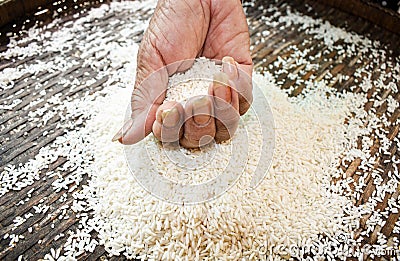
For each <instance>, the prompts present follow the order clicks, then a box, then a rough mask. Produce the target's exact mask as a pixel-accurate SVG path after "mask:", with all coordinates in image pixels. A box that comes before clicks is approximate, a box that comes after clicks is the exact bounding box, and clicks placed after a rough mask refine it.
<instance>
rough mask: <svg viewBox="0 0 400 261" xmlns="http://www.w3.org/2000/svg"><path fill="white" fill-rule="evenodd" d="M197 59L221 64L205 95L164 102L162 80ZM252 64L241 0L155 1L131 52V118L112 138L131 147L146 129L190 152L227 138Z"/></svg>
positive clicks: (247, 91)
mask: <svg viewBox="0 0 400 261" xmlns="http://www.w3.org/2000/svg"><path fill="white" fill-rule="evenodd" d="M199 56H205V57H207V58H210V59H218V60H222V59H223V64H222V65H223V69H222V70H223V73H222V72H221V73H219V74H217V75H215V76H214V82H213V83H212V84H210V88H209V96H203V97H193V98H192V99H190V100H189V101H188V102H187V103H186V104H185V107H183V105H182V104H180V103H178V102H172V101H170V102H166V103H163V101H164V98H165V93H166V88H167V84H168V77H169V76H171V75H172V74H174V73H176V72H181V71H185V70H187V69H189V68H190V67H191V66H192V64H193V61H194V58H196V57H199ZM224 57H225V58H224ZM166 65H168V66H167V67H165V66H166ZM252 66H253V65H252V60H251V56H250V39H249V32H248V27H247V23H246V18H245V15H244V13H243V9H242V5H241V3H240V0H226V1H220V0H160V1H159V2H158V5H157V7H156V10H155V12H154V15H153V17H152V19H151V21H150V24H149V27H148V29H147V31H146V32H145V34H144V38H143V40H142V43H141V45H140V49H139V53H138V68H137V75H136V83H135V89H134V91H133V93H132V103H131V106H132V116H131V120H129V121H128V122H126V123H125V125H124V127H123V128H122V129H121V130H120V131H119V132H118V133H117V134H116V136H115V137H114V139H113V140H119V141H120V142H121V143H123V144H134V143H136V142H138V141H140V140H141V139H143V138H144V137H145V136H147V135H148V134H149V133H150V132H151V131H153V133H154V135H155V137H156V138H157V139H159V140H160V141H162V142H163V143H174V142H175V143H176V142H179V143H180V144H181V145H182V146H184V147H187V148H195V147H199V146H202V145H205V144H207V143H208V142H210V141H211V140H212V138H214V139H215V140H216V141H217V142H220V141H224V140H227V139H229V138H230V137H231V136H232V135H233V133H234V132H235V130H236V127H237V125H238V121H239V115H242V114H244V113H245V112H246V111H247V110H248V108H249V106H250V104H251V102H252V94H251V89H252V86H251V72H252ZM145 79H146V80H145Z"/></svg>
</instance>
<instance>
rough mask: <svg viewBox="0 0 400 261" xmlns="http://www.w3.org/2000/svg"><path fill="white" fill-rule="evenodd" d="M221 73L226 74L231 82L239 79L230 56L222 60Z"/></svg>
mask: <svg viewBox="0 0 400 261" xmlns="http://www.w3.org/2000/svg"><path fill="white" fill-rule="evenodd" d="M222 71H224V72H225V73H226V74H228V76H229V78H230V79H232V80H236V79H237V78H238V77H239V74H238V69H237V66H236V62H235V59H233V58H232V57H230V56H225V57H224V58H222Z"/></svg>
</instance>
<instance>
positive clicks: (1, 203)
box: [0, 0, 400, 260]
mask: <svg viewBox="0 0 400 261" xmlns="http://www.w3.org/2000/svg"><path fill="white" fill-rule="evenodd" d="M3 2H4V1H3ZM6 2H7V1H6ZM8 2H10V1H8ZM14 2H17V1H14ZM64 2H65V3H67V4H66V6H67V8H66V9H64V11H62V12H61V14H62V16H64V22H67V21H71V20H73V19H75V18H73V17H72V16H71V14H73V13H75V12H77V10H78V11H81V10H84V9H86V8H87V7H89V6H96V5H99V4H100V2H99V1H91V2H85V3H84V2H83V1H78V6H79V5H80V7H79V8H77V9H75V8H74V4H71V2H72V1H64ZM324 2H329V1H324ZM354 3H356V4H357V5H359V6H364V7H363V8H366V9H363V10H364V11H365V12H362V10H359V11H357V12H355V11H354V10H352V12H353V13H356V15H351V14H348V13H345V12H342V11H340V10H339V9H340V8H343V5H344V3H343V1H332V2H330V4H331V5H333V6H326V5H323V4H321V3H319V2H316V1H292V2H290V3H287V1H281V0H278V1H276V2H274V3H273V5H274V6H276V7H277V8H279V9H281V10H282V12H285V10H286V5H290V6H292V8H293V9H295V10H298V11H299V12H301V13H303V14H306V15H309V16H311V17H314V18H322V19H325V20H327V21H330V22H331V23H332V24H333V25H335V26H338V27H342V28H345V29H346V30H348V31H353V32H356V33H359V34H366V33H368V34H369V35H370V36H369V37H370V38H371V39H379V40H380V41H381V42H383V43H385V44H388V46H389V48H390V49H391V50H392V53H391V54H390V55H389V56H388V57H387V59H394V58H395V57H398V56H399V54H400V48H399V43H400V36H399V35H398V33H399V30H400V23H397V24H396V22H398V21H400V20H399V16H398V15H396V14H395V13H394V12H389V13H387V11H386V10H383V9H380V8H377V7H376V6H373V5H372V6H371V5H368V6H369V7H368V8H367V7H365V3H364V2H362V1H354ZM264 4H265V5H266V4H271V3H266V2H265V1H256V4H255V5H254V6H248V7H247V8H248V18H249V28H250V34H251V43H252V46H253V49H252V57H253V61H254V65H255V70H261V69H262V68H268V65H269V64H272V63H273V62H274V61H275V60H276V59H278V57H286V56H288V55H289V54H290V52H291V51H290V50H288V49H287V46H288V44H287V43H288V42H290V44H292V45H293V44H295V45H297V47H298V49H299V50H304V49H305V48H308V47H310V46H314V48H313V50H312V52H310V53H309V56H311V55H312V56H315V55H316V54H318V53H322V52H323V51H324V50H325V49H324V47H323V45H322V44H321V40H318V39H312V38H310V37H309V36H307V35H306V34H303V33H297V30H296V29H297V28H294V29H293V30H292V31H285V30H282V29H280V26H276V27H268V26H266V25H265V24H262V23H260V17H261V16H263V15H264V16H268V15H270V14H268V12H266V11H263V10H261V9H260V8H258V7H259V6H262V5H264ZM306 4H307V5H308V6H311V7H312V10H311V9H310V8H309V7H307V6H306ZM51 6H52V5H48V6H44V7H42V8H41V9H39V11H40V10H43V9H45V8H49V9H50V8H52V7H51ZM14 7H15V8H17V7H16V6H14ZM19 8H21V6H20V7H19ZM25 8H27V7H25ZM36 8H37V6H36V7H30V9H29V11H28V13H29V14H28V16H29V17H31V18H32V17H33V18H32V19H37V20H38V21H41V23H46V22H48V21H49V20H51V19H50V18H49V17H48V15H46V14H45V13H44V14H41V15H38V16H34V13H36V12H37V11H38V9H36ZM18 10H19V9H18ZM22 10H23V9H22ZM27 10H28V9H27ZM27 10H25V11H27ZM51 10H52V11H54V10H57V9H56V8H53V9H51ZM374 10H375V11H374ZM376 10H378V11H376ZM2 12H5V11H4V8H3V9H1V8H0V14H1V13H2ZM16 12H19V13H21V11H16ZM376 12H378V13H379V12H380V16H379V17H380V18H379V19H378V18H377V20H376V23H377V24H379V25H380V26H382V27H384V28H386V29H382V27H379V26H377V25H376V24H374V23H372V22H371V21H368V20H374V17H375V16H374V15H375V14H376ZM49 13H52V12H49ZM360 13H364V15H362V16H363V17H364V18H367V20H366V19H363V18H360V16H361V15H360ZM368 13H372V14H374V15H368ZM81 15H85V12H83V13H82V14H81ZM133 16H134V17H140V18H142V19H146V18H148V17H150V16H151V12H150V11H148V10H140V11H138V12H136V13H135V14H133ZM0 17H2V20H0V21H2V22H3V23H6V22H9V21H10V19H9V18H7V17H5V16H1V15H0ZM134 17H133V18H134ZM118 18H119V19H120V20H121V21H123V20H124V19H128V18H129V19H132V14H129V13H121V14H120V17H118ZM113 19H114V17H113V16H108V17H104V18H103V19H102V20H101V21H98V27H99V28H101V30H103V31H105V32H106V31H108V32H109V36H113V30H115V28H116V27H118V24H116V25H115V24H113V25H110V23H109V22H110V21H111V20H113ZM24 21H25V18H20V19H19V20H18V22H16V26H15V27H13V26H12V25H10V24H8V25H5V26H3V27H1V33H2V34H1V36H0V40H1V41H0V44H1V45H0V50H5V49H6V48H7V47H6V43H7V41H8V40H7V37H6V35H5V32H9V31H10V30H18V29H20V28H22V27H23V26H26V27H28V26H30V25H31V23H30V22H24ZM294 27H296V26H294ZM13 28H14V29H13ZM15 28H16V29H15ZM53 30H54V29H53ZM263 31H269V32H270V37H267V39H266V40H265V41H263V42H260V41H259V39H260V35H259V33H260V32H263ZM87 34H88V35H89V34H90V32H87ZM82 37H85V32H83V36H82ZM115 37H117V35H115ZM141 37H142V34H141V33H140V34H137V35H136V36H135V40H136V41H137V42H140V41H141ZM305 40H308V43H307V44H304V42H305ZM56 55H57V53H46V54H43V55H41V56H37V57H35V59H37V60H39V59H40V60H41V61H43V62H47V61H51V60H52V59H53V58H54V56H56ZM329 56H330V57H331V58H332V59H331V60H330V61H325V60H323V59H320V60H319V61H317V62H318V63H319V64H320V66H319V69H317V70H315V71H310V72H307V73H306V74H304V75H302V77H303V78H304V79H306V78H309V77H310V76H311V75H314V76H315V79H316V81H317V80H318V79H321V78H323V77H324V75H326V73H327V72H330V73H331V74H333V75H336V74H339V73H340V74H342V75H347V76H349V78H348V80H346V81H344V82H342V83H340V84H339V82H338V83H336V84H334V85H333V86H332V87H333V88H336V89H338V90H339V91H341V90H349V91H350V86H351V85H352V84H353V83H354V80H355V79H356V76H354V72H355V70H356V69H357V68H358V66H363V65H364V64H366V63H368V60H363V61H362V62H361V63H356V61H357V60H358V59H360V57H358V56H354V57H347V58H346V59H344V60H339V59H338V56H339V55H338V54H336V53H330V54H329ZM100 59H102V57H99V60H100ZM31 62H32V58H27V59H22V60H2V61H0V70H4V69H5V68H8V67H15V66H17V65H21V64H30V63H31ZM313 62H314V63H315V62H316V61H315V60H314V61H313ZM375 69H376V68H372V69H371V70H372V71H375ZM277 71H278V68H272V69H270V70H269V72H270V73H272V74H273V75H274V76H275V77H276V78H277V79H278V80H282V81H283V84H282V88H288V87H290V86H291V85H292V84H293V82H292V81H291V80H290V79H289V78H287V77H286V76H287V74H289V73H299V70H296V69H295V70H293V71H291V72H287V74H286V75H285V74H282V73H280V74H278V73H277ZM95 75H96V71H94V70H93V69H92V68H90V67H89V66H86V67H85V66H83V61H78V64H77V65H76V66H73V67H72V68H71V69H69V70H68V71H66V72H57V71H56V72H54V73H51V74H41V75H40V74H39V75H36V76H35V77H34V76H33V75H30V74H26V75H24V76H22V77H21V78H20V79H19V81H18V82H17V83H16V84H15V87H14V88H13V89H9V90H6V91H3V92H2V93H0V103H3V101H7V100H8V97H11V96H12V95H14V96H13V97H14V98H20V99H22V100H23V102H22V103H20V104H18V105H17V106H16V107H14V108H13V110H11V111H5V110H2V111H1V112H0V125H1V126H2V127H1V128H0V137H1V138H0V144H1V149H0V172H1V171H2V170H3V169H4V168H5V166H6V165H7V164H19V163H25V162H26V161H27V160H28V159H30V158H32V157H34V155H36V154H37V153H38V151H39V149H40V148H42V147H43V146H45V145H47V144H49V143H51V142H52V141H54V140H55V138H56V137H58V136H59V135H61V134H63V131H64V130H63V129H61V128H60V127H57V124H58V122H59V121H60V120H61V119H60V117H54V118H52V119H50V120H49V122H48V123H47V125H46V127H45V128H37V127H36V126H35V125H33V124H30V123H28V122H27V118H28V116H27V113H28V112H26V111H24V110H21V108H23V107H24V106H26V105H27V104H28V103H29V101H31V100H33V99H35V98H37V97H36V96H35V95H37V94H34V92H33V89H32V88H33V87H32V86H33V83H36V82H42V83H46V84H45V85H44V86H43V87H42V88H43V89H47V88H50V87H53V92H51V93H49V94H48V95H46V96H45V97H44V98H45V100H46V99H49V98H50V97H52V96H53V95H55V94H57V93H62V94H63V95H62V96H69V97H80V96H82V95H83V93H86V92H87V91H88V89H89V91H90V92H96V91H98V90H100V89H101V88H102V84H103V83H104V82H105V81H107V77H104V78H102V79H99V80H97V81H96V82H95V83H93V84H91V85H90V86H89V87H84V88H80V89H79V88H78V89H74V90H70V89H68V88H63V87H62V86H58V85H57V82H58V81H59V80H60V79H61V78H62V77H67V76H68V77H75V78H78V79H79V80H81V81H85V80H87V79H91V78H93V77H94V76H95ZM397 86H398V87H399V88H400V83H399V82H397ZM303 88H304V86H301V85H300V86H298V87H297V88H296V89H295V90H294V91H293V92H292V95H299V94H300V93H301V92H302V90H303ZM21 90H22V91H21ZM353 91H354V92H360V91H361V90H360V88H356V89H355V90H353ZM382 95H392V96H393V97H394V98H395V99H396V100H397V101H400V94H399V93H389V94H383V93H382ZM40 105H41V103H39V104H37V105H36V106H37V107H39V106H40ZM370 108H371V105H366V107H365V109H366V110H369V109H370ZM385 110H386V108H385V107H384V106H383V105H382V106H381V108H379V109H378V112H379V113H384V112H385ZM399 117H400V109H399V108H397V109H396V110H395V112H394V113H393V114H392V118H391V120H392V122H395V121H396V119H398V118H399ZM24 124H25V125H24ZM20 126H24V127H22V128H19V127H20ZM45 131H47V132H48V134H47V135H46V136H43V133H44V132H45ZM388 131H389V135H390V136H392V137H394V136H396V135H397V133H398V131H399V126H397V125H394V124H392V125H391V126H390V127H389V128H388ZM378 148H379V144H375V147H374V148H373V149H378ZM392 151H393V153H394V154H397V156H399V155H400V154H399V150H398V148H397V147H393V148H392ZM383 161H384V157H383V158H382V160H381V161H380V162H379V164H378V165H376V168H378V167H380V168H382V169H384V170H386V171H387V170H390V169H391V168H392V167H393V166H391V165H390V164H384V163H383ZM65 162H66V159H65V158H59V159H58V160H57V161H56V162H55V163H53V164H52V165H50V166H49V167H48V169H47V170H45V171H43V172H42V173H41V176H42V175H45V173H46V172H47V171H52V170H54V169H56V168H58V167H60V166H62V165H63V164H64V163H65ZM359 164H360V163H359V162H358V161H357V160H355V161H354V162H352V163H351V164H350V166H349V168H348V169H346V170H345V171H346V173H348V175H354V173H355V171H356V170H357V167H358V165H359ZM67 174H68V173H65V175H67ZM55 179H56V177H54V178H48V179H46V180H45V181H44V180H40V181H38V182H35V183H34V185H32V186H28V187H26V188H24V189H22V190H21V191H12V192H8V193H7V194H6V195H4V196H3V197H0V235H4V234H6V233H8V232H10V231H11V228H12V224H13V219H14V218H15V217H16V216H22V215H24V214H25V213H27V212H28V211H30V210H31V209H32V207H33V206H34V205H36V204H38V203H39V202H43V203H45V204H47V205H49V206H50V209H49V210H48V212H47V213H46V214H44V213H43V214H39V215H35V216H34V217H33V218H30V219H28V220H27V221H26V222H25V223H23V224H22V225H20V226H19V227H18V228H17V229H16V230H15V231H13V233H15V234H20V235H24V236H25V239H24V240H22V241H21V242H19V243H18V244H17V245H16V246H15V247H10V246H9V245H8V243H9V240H8V239H6V240H5V239H3V237H1V238H0V260H15V259H17V258H18V256H20V255H24V258H25V259H26V260H36V259H39V258H42V257H43V256H44V255H45V254H47V253H49V252H50V249H51V248H54V249H57V248H58V247H60V246H62V245H63V244H64V243H65V240H66V238H62V239H59V240H54V239H55V237H56V235H58V234H60V233H66V231H68V230H75V229H76V228H77V227H78V219H77V218H76V216H75V213H74V212H73V211H72V210H68V215H69V218H68V219H62V220H57V219H56V217H57V213H58V212H59V211H60V208H61V206H62V205H63V204H67V203H71V201H72V198H71V197H70V199H69V201H68V202H63V203H60V201H58V199H59V198H60V197H62V195H63V193H66V192H65V191H61V192H59V193H55V192H54V191H53V189H52V185H51V184H52V182H53V181H54V180H55ZM86 179H87V177H84V180H86ZM354 179H355V182H357V177H356V175H354ZM388 179H389V177H388V176H387V175H386V176H385V180H384V182H387V181H388ZM372 180H373V179H369V180H367V182H368V184H367V186H366V188H365V190H364V192H363V195H362V197H361V198H360V199H359V200H358V201H357V202H356V204H357V205H360V204H364V203H365V202H367V200H368V198H369V197H371V195H372V194H373V192H374V190H375V185H374V184H373V182H372ZM84 184H85V181H84V182H82V183H81V185H80V186H82V185H84ZM32 189H33V191H32V192H31V194H32V196H31V198H30V199H29V201H27V202H26V203H25V204H23V205H21V206H16V205H15V203H16V202H19V201H20V200H23V199H25V197H26V193H27V192H28V191H31V190H32ZM78 189H79V188H78ZM399 192H400V191H399V189H398V190H397V191H396V192H395V193H393V194H386V196H385V199H384V201H383V202H382V203H380V204H378V206H377V208H380V209H384V208H385V207H386V206H387V204H388V200H389V199H390V198H395V199H397V198H398V196H399ZM49 213H51V214H53V215H48V214H49ZM399 216H400V213H391V214H390V215H389V217H388V218H387V220H386V223H385V225H384V226H383V227H378V228H377V229H376V231H374V232H373V233H372V236H371V237H370V238H369V239H368V240H365V242H364V243H369V244H373V243H375V242H376V240H377V234H378V232H381V233H383V234H385V235H386V236H387V237H388V238H393V237H398V236H399V235H398V234H394V233H392V231H393V227H394V223H395V222H396V221H397V220H398V219H399ZM368 218H369V216H364V217H363V218H362V219H361V221H360V222H361V230H360V231H357V233H358V235H359V234H360V233H361V231H362V229H364V228H365V227H366V222H367V220H368ZM51 224H55V226H54V228H52V227H51ZM28 227H33V229H34V233H29V232H28V231H27V230H28ZM39 240H40V242H41V243H40V244H39V243H38V241H39ZM106 256H107V253H106V252H105V250H104V248H103V247H101V246H99V247H97V248H96V249H95V251H94V252H93V253H85V254H83V255H82V256H81V258H82V259H88V260H97V259H99V258H105V257H106ZM385 258H389V257H382V260H385ZM119 259H121V257H111V258H109V260H119Z"/></svg>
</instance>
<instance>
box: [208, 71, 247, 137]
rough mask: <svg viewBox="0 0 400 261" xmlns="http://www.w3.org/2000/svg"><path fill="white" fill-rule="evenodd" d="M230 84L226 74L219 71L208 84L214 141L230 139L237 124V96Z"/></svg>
mask: <svg viewBox="0 0 400 261" xmlns="http://www.w3.org/2000/svg"><path fill="white" fill-rule="evenodd" d="M232 85H233V83H232V81H230V80H229V78H228V75H227V74H225V73H222V72H221V73H217V74H215V75H214V80H213V83H212V84H211V86H210V91H209V92H210V95H212V96H213V100H214V118H215V127H216V134H215V141H216V142H222V141H225V140H228V139H230V138H231V137H232V136H233V134H234V133H235V132H236V129H237V127H238V124H239V118H240V116H239V112H238V110H239V97H238V94H237V92H236V91H235V89H234V88H232Z"/></svg>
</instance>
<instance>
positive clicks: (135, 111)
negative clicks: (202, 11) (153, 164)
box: [112, 45, 168, 145]
mask: <svg viewBox="0 0 400 261" xmlns="http://www.w3.org/2000/svg"><path fill="white" fill-rule="evenodd" d="M144 46H146V45H144ZM144 46H143V45H142V46H141V48H140V50H139V54H138V67H137V73H136V82H135V88H134V90H133V92H132V98H131V110H130V112H131V114H130V115H129V117H128V119H127V120H126V122H125V124H124V125H123V127H122V128H121V129H120V130H119V131H118V132H117V134H115V136H114V137H113V139H112V141H119V142H120V143H122V144H125V145H130V144H135V143H137V142H139V141H140V140H142V139H144V138H145V137H146V136H147V135H149V134H150V132H151V130H152V126H153V122H154V121H155V119H156V112H157V109H158V107H159V106H160V105H161V104H162V103H163V101H164V99H165V93H166V89H167V85H168V71H167V68H166V67H165V66H164V64H163V62H162V59H161V57H157V55H156V56H150V53H152V54H153V55H154V54H157V53H158V52H156V51H154V50H151V49H148V47H144ZM150 57H151V58H150Z"/></svg>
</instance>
